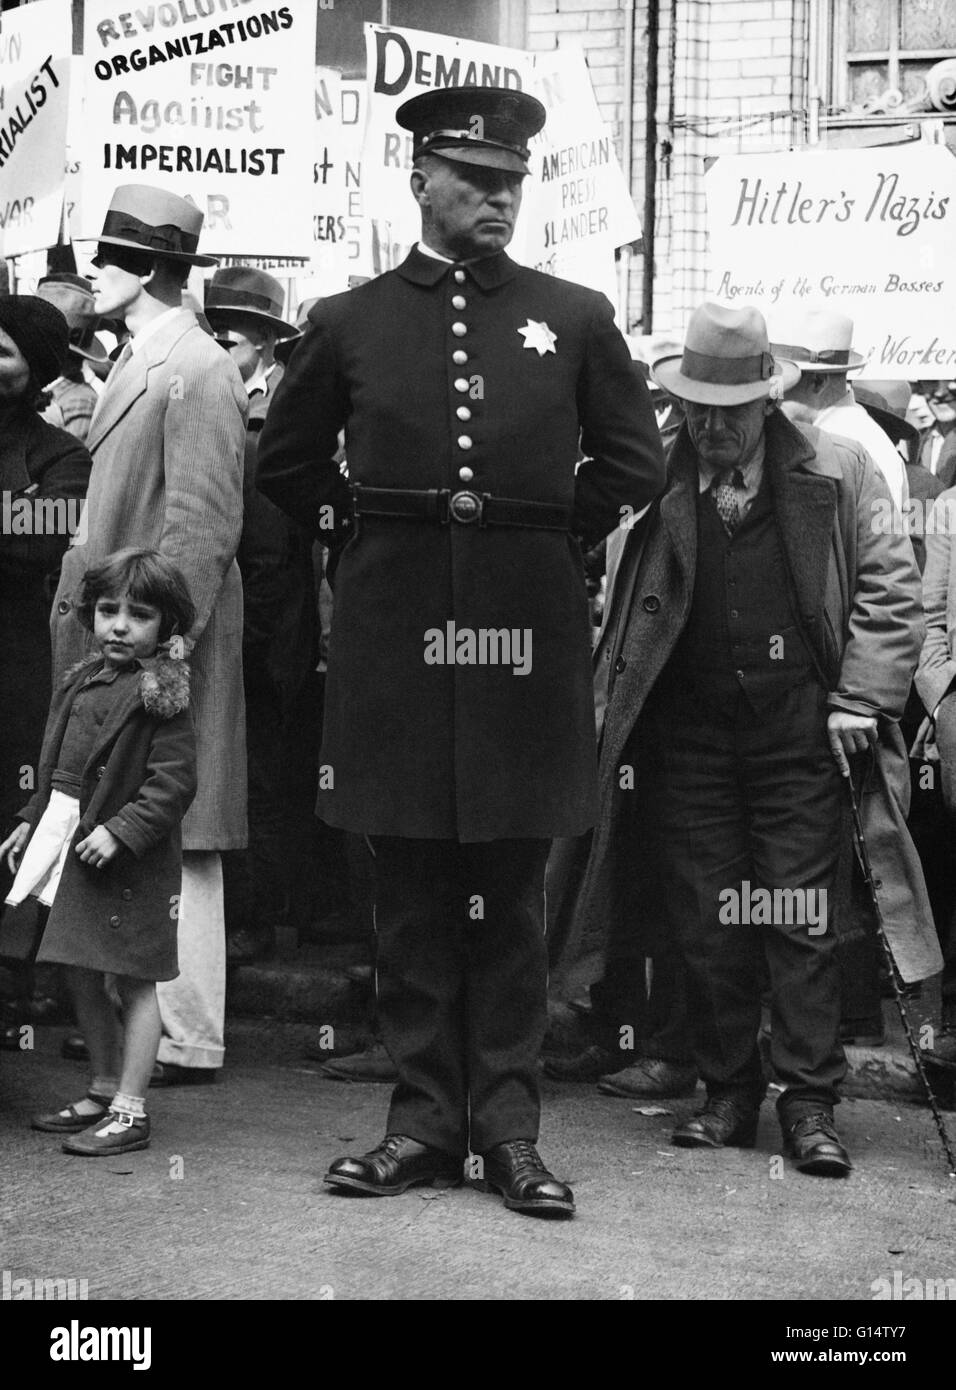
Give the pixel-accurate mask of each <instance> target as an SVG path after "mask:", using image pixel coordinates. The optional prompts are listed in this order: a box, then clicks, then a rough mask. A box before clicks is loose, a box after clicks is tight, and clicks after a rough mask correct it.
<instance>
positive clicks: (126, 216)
mask: <svg viewBox="0 0 956 1390" xmlns="http://www.w3.org/2000/svg"><path fill="white" fill-rule="evenodd" d="M202 224H203V215H202V213H201V212H200V211H199V209H198V208H197V206H196V204H195V203H194V202H193V201H192V200H191V199H190V198H180V197H179V196H178V194H176V193H168V192H167V191H166V189H165V188H152V187H151V186H150V185H149V184H144V183H124V184H121V185H120V187H119V188H117V189H115V190H114V192H113V196H112V198H111V199H110V205H109V208H108V209H107V213H106V217H105V218H104V220H103V230H102V232H101V233H100V235H99V236H98V237H82V238H79V239H80V240H82V241H97V242H99V243H100V244H101V245H105V246H125V247H127V248H128V249H129V250H130V251H149V252H150V253H151V254H152V255H154V256H163V257H165V258H166V259H167V260H170V261H181V262H185V263H186V264H187V265H200V266H210V265H218V264H219V262H218V261H217V260H216V258H215V256H200V255H198V254H197V251H196V248H197V247H198V245H199V233H200V232H201V231H202Z"/></svg>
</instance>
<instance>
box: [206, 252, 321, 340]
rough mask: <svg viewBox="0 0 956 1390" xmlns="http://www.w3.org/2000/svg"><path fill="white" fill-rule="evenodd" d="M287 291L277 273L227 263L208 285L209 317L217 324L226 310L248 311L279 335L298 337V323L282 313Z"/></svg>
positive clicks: (247, 315) (241, 312) (251, 315)
mask: <svg viewBox="0 0 956 1390" xmlns="http://www.w3.org/2000/svg"><path fill="white" fill-rule="evenodd" d="M284 303H285V292H284V290H283V288H282V286H281V284H280V283H279V281H278V280H277V279H276V278H275V276H273V275H267V274H266V272H265V271H264V270H256V269H255V267H254V266H251V265H232V266H225V267H222V268H220V269H219V270H217V271H216V273H215V275H214V276H213V277H212V279H211V280H210V281H209V282H208V283H207V285H206V317H207V318H208V320H209V322H210V323H211V324H212V326H213V328H216V327H217V325H218V324H219V323H220V322H221V321H222V318H223V316H224V315H226V314H244V315H245V316H246V317H247V318H253V319H258V320H259V321H260V322H261V323H265V324H268V325H269V327H270V328H273V329H274V330H275V332H276V334H277V336H278V337H279V338H297V337H298V336H299V330H298V329H297V328H296V326H295V324H292V323H287V322H286V320H285V319H284V318H283V317H282V309H283V306H284Z"/></svg>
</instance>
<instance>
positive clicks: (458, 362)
mask: <svg viewBox="0 0 956 1390" xmlns="http://www.w3.org/2000/svg"><path fill="white" fill-rule="evenodd" d="M451 360H452V361H453V362H454V364H455V366H456V367H463V366H464V365H465V363H466V362H467V361H468V354H467V352H465V350H464V348H457V349H456V350H455V351H454V352H453V353H452V355H451Z"/></svg>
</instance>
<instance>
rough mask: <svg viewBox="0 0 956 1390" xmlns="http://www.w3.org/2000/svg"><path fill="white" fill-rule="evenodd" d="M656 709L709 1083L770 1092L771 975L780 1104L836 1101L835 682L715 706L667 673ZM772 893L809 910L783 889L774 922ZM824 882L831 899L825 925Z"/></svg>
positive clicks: (692, 996) (681, 913) (739, 1091)
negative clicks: (757, 918)
mask: <svg viewBox="0 0 956 1390" xmlns="http://www.w3.org/2000/svg"><path fill="white" fill-rule="evenodd" d="M665 674H666V673H665ZM647 713H648V717H649V719H650V721H651V728H650V729H649V731H648V732H649V735H650V738H651V739H653V740H656V743H657V746H658V748H659V750H660V776H659V780H658V790H659V807H658V812H659V818H660V825H661V830H662V840H663V846H664V854H665V862H666V869H667V873H668V878H669V880H670V884H669V893H668V909H669V915H670V920H671V923H672V927H673V930H674V932H675V935H676V937H677V939H678V941H679V943H680V947H681V952H682V954H683V956H684V960H685V964H686V977H687V988H688V1008H689V1015H690V1019H691V1026H692V1029H693V1034H694V1051H695V1055H696V1060H697V1065H698V1069H699V1071H700V1074H701V1076H702V1077H703V1079H704V1081H705V1083H706V1085H707V1090H708V1093H709V1094H711V1095H731V1096H734V1097H736V1098H738V1099H741V1100H743V1101H745V1102H749V1101H751V1100H755V1099H756V1098H757V1097H758V1096H762V1095H763V1093H764V1089H765V1086H764V1080H763V1075H762V1070H761V1064H760V1057H759V1053H758V1047H757V1035H758V1030H759V1026H760V1014H761V995H762V992H763V989H764V985H765V981H766V979H767V976H768V975H769V982H770V989H771V998H772V1003H771V1032H772V1038H771V1056H772V1061H773V1068H774V1071H775V1072H776V1074H777V1077H778V1078H779V1080H780V1081H781V1082H783V1083H784V1085H785V1087H786V1090H785V1092H784V1095H783V1096H782V1097H781V1100H780V1101H779V1102H778V1104H779V1107H780V1109H781V1110H782V1111H784V1110H786V1111H789V1113H790V1114H791V1115H792V1114H794V1113H800V1112H801V1111H805V1110H807V1109H814V1108H819V1106H820V1105H823V1106H829V1105H833V1104H834V1103H835V1102H836V1101H837V1099H838V1096H837V1089H836V1088H837V1086H838V1084H839V1083H840V1081H841V1080H842V1079H843V1076H844V1075H845V1072H846V1060H845V1057H844V1054H843V1049H842V1047H841V1045H840V1043H839V1041H838V1033H839V1024H840V972H839V967H838V962H837V957H836V950H835V948H836V932H835V925H834V922H833V920H832V908H833V906H834V904H833V892H832V890H833V888H834V880H835V876H836V869H837V863H838V859H839V855H840V847H841V825H842V799H841V798H842V787H841V778H840V776H839V772H838V770H837V767H836V763H835V762H834V760H833V756H832V754H831V752H830V748H829V744H828V741H827V734H826V718H827V706H826V691H825V690H824V689H823V688H822V686H821V685H820V684H819V683H818V682H817V681H816V680H815V679H808V680H803V681H801V682H799V683H798V684H797V685H795V686H793V687H791V688H790V689H789V690H785V691H784V692H782V693H781V695H780V697H779V698H778V699H776V700H775V701H774V702H773V703H772V704H771V705H770V706H769V707H767V708H763V709H761V710H760V711H759V712H757V711H755V710H754V709H753V708H752V707H751V705H750V702H749V701H748V700H747V698H746V697H745V696H744V694H743V693H742V692H740V693H738V694H736V695H729V696H728V697H727V698H724V699H722V700H720V699H718V700H714V701H711V700H705V699H703V698H702V697H701V696H700V694H699V693H697V694H695V692H694V691H693V690H691V689H689V688H688V684H687V682H686V681H680V680H677V681H675V680H665V681H664V683H663V686H662V687H661V688H660V689H659V690H657V691H655V693H654V694H653V695H652V697H651V701H650V704H649V707H648V710H647ZM748 885H749V886H748ZM759 889H770V890H771V891H772V890H775V889H801V890H804V894H801V895H798V898H797V900H796V901H797V902H802V903H803V904H804V910H803V911H802V912H801V910H800V908H799V907H797V906H796V905H795V904H794V900H792V899H790V900H787V899H785V898H783V897H782V896H781V897H780V898H778V900H777V902H776V903H775V904H774V905H773V908H772V920H771V922H769V923H768V924H765V925H755V924H754V923H753V922H752V921H749V922H748V920H747V919H748V916H750V917H752V916H753V915H756V914H755V913H754V912H753V906H754V904H755V902H756V901H757V900H756V899H754V897H753V893H754V891H755V890H759ZM726 890H733V893H734V894H735V895H736V899H735V898H734V897H733V896H731V895H729V894H727V893H726ZM807 890H816V897H810V896H809V893H808V892H807ZM820 891H823V892H824V893H825V894H826V897H825V899H824V900H823V901H825V903H826V908H827V910H826V913H825V914H824V915H823V917H822V919H821V921H820V922H819V923H816V922H813V921H811V920H810V917H811V916H814V915H816V908H818V907H819V906H820V904H821V899H820V898H819V893H820ZM721 895H723V896H721ZM804 895H805V896H804ZM735 900H736V903H737V905H738V908H737V910H736V911H735V910H734V902H735ZM771 901H773V900H771ZM788 901H789V902H790V903H791V904H792V905H791V906H788V905H787V903H788ZM801 916H802V917H803V920H802V921H801V920H799V919H800V917H801ZM722 918H723V920H722ZM787 918H791V919H796V920H789V921H788V920H787ZM824 924H825V929H824V930H822V931H821V930H820V926H821V925H824Z"/></svg>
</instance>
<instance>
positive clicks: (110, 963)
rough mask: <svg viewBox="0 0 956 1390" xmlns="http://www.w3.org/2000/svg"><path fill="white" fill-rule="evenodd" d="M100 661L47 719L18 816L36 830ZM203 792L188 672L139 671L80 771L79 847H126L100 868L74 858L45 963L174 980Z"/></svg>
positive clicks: (43, 948)
mask: <svg viewBox="0 0 956 1390" xmlns="http://www.w3.org/2000/svg"><path fill="white" fill-rule="evenodd" d="M99 665H100V658H99V657H94V658H93V659H92V660H89V661H86V662H83V663H81V665H80V666H79V668H75V669H73V670H71V671H69V672H68V673H67V675H66V678H65V679H64V681H63V683H62V684H61V687H60V689H59V690H58V692H57V694H56V698H55V700H54V703H53V706H52V708H51V710H50V718H49V723H48V725H47V733H46V737H45V738H44V742H43V756H42V758H41V760H40V768H39V775H38V780H37V790H36V793H35V794H34V796H33V797H32V798H31V799H30V801H29V803H28V804H27V805H26V806H25V807H24V808H23V810H22V811H21V812H20V819H21V820H25V821H27V823H28V824H29V825H30V826H31V827H33V828H34V829H35V828H36V826H37V824H38V822H39V820H40V817H41V816H42V814H43V812H44V810H45V809H46V806H47V803H48V802H49V799H50V791H51V785H52V781H53V773H54V770H55V768H56V759H57V754H58V753H59V750H60V745H61V744H62V742H63V735H64V733H65V731H66V726H67V721H68V720H69V717H70V711H71V709H72V707H73V699H74V697H75V695H76V692H77V690H78V689H79V687H80V686H81V685H82V683H83V682H84V681H85V680H86V678H87V677H88V676H89V675H91V674H92V672H93V671H95V670H96V669H97V667H98V666H99ZM195 794H196V738H195V733H194V731H193V723H192V717H191V715H190V713H189V669H188V667H187V666H186V663H185V662H181V661H169V660H167V659H165V658H160V659H158V660H155V661H150V662H147V663H145V664H144V669H143V671H142V673H141V674H140V677H139V679H138V680H136V681H130V682H129V683H128V685H127V688H126V689H125V690H124V691H123V692H122V694H121V695H120V697H119V698H118V699H117V700H116V702H115V704H114V705H113V708H112V709H111V711H110V713H109V715H108V717H107V719H106V720H105V722H104V723H103V725H102V728H101V729H100V731H99V738H98V739H97V742H96V744H95V745H94V747H93V748H92V750H91V751H90V755H89V757H88V758H87V761H86V766H85V767H84V769H83V774H82V785H81V787H80V793H79V799H80V823H79V825H78V827H77V829H76V833H75V834H74V836H73V846H74V847H75V846H76V845H77V844H78V843H79V841H80V840H82V839H85V837H86V836H87V835H88V834H89V833H90V831H91V830H93V829H94V827H95V826H97V825H103V826H105V827H106V829H107V830H109V831H110V832H111V833H112V834H113V835H115V836H116V838H117V839H118V840H119V841H120V842H121V843H122V845H123V848H122V849H121V850H120V852H119V854H118V855H117V856H116V858H115V859H114V860H112V861H111V862H110V863H109V864H107V865H106V866H105V868H94V867H92V866H91V865H89V864H84V863H83V862H82V860H81V859H80V858H79V857H78V856H77V855H76V854H74V853H72V852H71V853H70V854H69V855H68V856H67V859H66V863H65V864H64V866H63V873H62V876H61V878H60V883H59V886H58V888H57V892H56V897H55V898H54V900H53V906H52V907H51V908H50V916H49V920H48V922H47V925H46V928H45V930H44V933H43V939H42V941H41V943H40V950H39V953H38V955H37V959H38V960H41V961H43V960H48V961H58V962H60V963H61V964H66V965H79V966H84V967H85V968H86V969H88V970H102V971H106V972H111V973H114V974H122V975H130V976H132V977H133V978H134V979H143V980H172V979H175V977H176V976H177V975H178V973H179V967H178V965H177V960H176V922H177V918H178V904H179V893H180V884H181V878H182V840H181V834H180V822H181V821H182V818H183V816H184V815H185V814H186V811H187V809H188V807H189V804H190V802H191V801H192V799H193V797H194V796H195Z"/></svg>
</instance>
